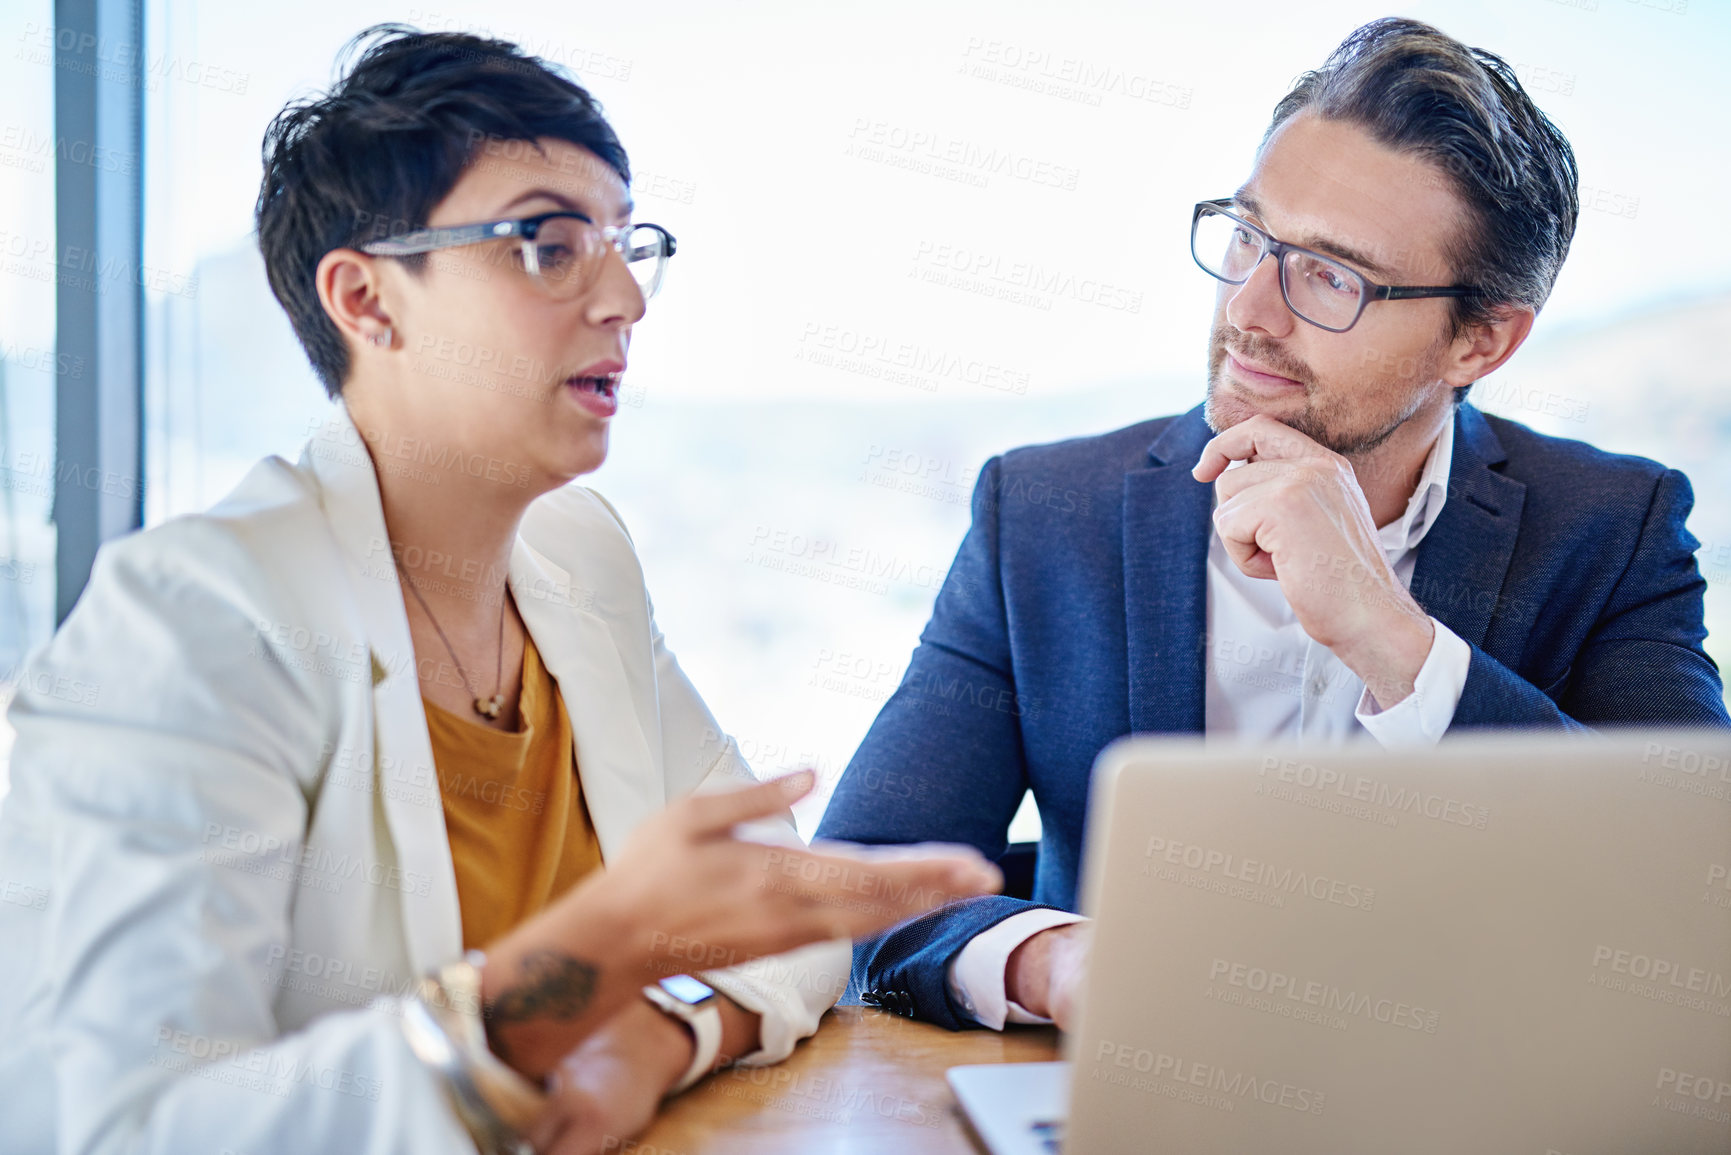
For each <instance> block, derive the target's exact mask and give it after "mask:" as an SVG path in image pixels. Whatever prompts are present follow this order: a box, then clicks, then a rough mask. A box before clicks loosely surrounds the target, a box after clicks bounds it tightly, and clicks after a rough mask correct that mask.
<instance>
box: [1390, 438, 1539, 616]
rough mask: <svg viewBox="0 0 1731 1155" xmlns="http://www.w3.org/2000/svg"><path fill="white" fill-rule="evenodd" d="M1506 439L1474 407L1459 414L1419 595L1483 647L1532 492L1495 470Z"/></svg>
mask: <svg viewBox="0 0 1731 1155" xmlns="http://www.w3.org/2000/svg"><path fill="white" fill-rule="evenodd" d="M1506 460H1508V455H1507V454H1506V453H1504V452H1503V446H1502V442H1500V441H1498V440H1497V435H1496V434H1495V433H1494V432H1492V431H1491V427H1490V426H1489V425H1488V424H1487V423H1486V422H1485V419H1484V415H1483V414H1482V413H1480V412H1479V411H1478V409H1477V408H1475V407H1474V406H1472V405H1470V404H1463V405H1461V406H1460V408H1459V409H1457V410H1456V411H1455V450H1454V461H1453V462H1452V463H1451V464H1450V466H1449V496H1448V501H1447V502H1446V503H1445V504H1444V505H1443V511H1442V513H1441V514H1440V515H1439V516H1438V517H1437V519H1436V523H1435V524H1434V525H1432V526H1431V528H1430V532H1429V533H1428V534H1426V535H1425V539H1424V541H1423V542H1422V543H1420V545H1419V547H1418V561H1417V563H1416V565H1415V566H1414V569H1413V575H1412V595H1413V597H1414V598H1415V599H1417V601H1418V603H1419V604H1420V605H1421V606H1423V607H1424V609H1425V612H1426V613H1428V614H1430V615H1432V616H1433V617H1435V618H1436V619H1437V620H1438V621H1440V622H1442V623H1443V624H1444V625H1446V626H1447V627H1448V628H1449V629H1451V630H1453V631H1454V632H1455V633H1457V634H1459V635H1460V636H1461V638H1462V639H1463V640H1465V641H1467V642H1468V643H1470V644H1472V645H1475V646H1481V647H1482V646H1483V645H1484V643H1485V635H1486V634H1487V633H1488V632H1489V630H1490V623H1491V617H1492V614H1493V613H1494V611H1495V610H1496V607H1497V603H1498V600H1499V598H1500V596H1501V594H1502V589H1503V581H1504V579H1505V578H1506V577H1507V576H1508V572H1509V559H1510V558H1511V557H1513V555H1514V551H1515V538H1516V537H1518V536H1519V534H1520V529H1521V510H1522V508H1523V507H1524V506H1525V504H1526V496H1527V487H1526V486H1525V485H1524V484H1522V483H1521V482H1519V481H1516V480H1514V479H1513V478H1510V477H1505V476H1503V475H1502V474H1501V473H1499V472H1497V471H1496V470H1495V469H1493V468H1492V467H1493V466H1496V465H1500V464H1502V463H1503V462H1504V461H1506Z"/></svg>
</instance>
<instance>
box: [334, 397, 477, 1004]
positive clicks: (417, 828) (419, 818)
mask: <svg viewBox="0 0 1731 1155" xmlns="http://www.w3.org/2000/svg"><path fill="white" fill-rule="evenodd" d="M301 464H302V467H303V468H310V469H311V470H312V472H313V474H314V476H315V477H316V478H317V479H318V483H319V490H320V498H319V500H320V502H321V504H322V505H323V507H324V511H325V517H326V519H327V520H328V521H329V523H330V526H331V532H332V533H333V534H334V535H335V536H336V539H337V544H338V545H339V547H340V548H341V550H342V554H343V559H344V563H345V567H346V569H347V570H348V578H349V587H350V591H351V595H352V596H353V598H354V601H355V604H356V605H357V606H358V607H359V609H360V612H361V617H362V620H363V621H364V622H365V629H366V636H367V644H368V646H369V647H370V648H371V650H372V699H373V719H374V725H375V730H374V733H373V751H372V753H373V776H374V795H373V797H374V804H375V805H376V806H378V807H380V808H381V809H382V810H383V813H384V818H385V824H386V827H387V829H388V830H389V831H390V835H391V844H392V846H393V847H394V848H395V851H396V855H397V864H398V865H399V866H400V867H401V868H402V870H403V872H404V874H405V876H406V877H411V878H426V879H429V880H430V885H429V886H428V888H427V892H426V893H425V894H418V893H416V892H415V891H416V889H418V888H410V887H401V888H397V889H396V890H395V891H394V893H396V894H398V895H400V896H401V898H402V903H403V934H404V937H405V938H406V939H407V946H408V953H409V961H410V963H411V964H412V965H413V966H414V967H415V969H416V970H417V971H418V972H419V971H425V970H429V969H431V968H432V967H434V966H437V965H439V964H440V963H443V962H447V961H449V960H450V959H452V958H455V957H456V956H457V955H458V954H460V953H461V952H462V949H463V928H462V919H461V915H460V912H459V909H458V905H457V876H456V868H455V866H454V865H453V863H452V861H451V843H450V839H449V836H448V835H447V833H446V831H445V812H444V807H443V806H442V805H441V803H440V800H439V777H438V774H437V773H436V772H435V770H434V768H433V746H432V740H431V738H429V737H428V734H427V716H426V712H425V710H424V709H423V708H422V705H421V685H420V680H419V679H418V678H417V677H416V674H415V647H414V642H413V640H412V639H411V638H410V636H409V619H408V614H407V613H406V611H405V610H404V608H403V594H402V586H401V583H400V581H399V579H398V576H397V569H396V564H395V562H394V561H393V560H392V555H391V545H390V537H389V536H388V535H387V533H386V531H385V513H384V505H383V503H382V502H381V500H380V497H379V484H378V476H377V474H375V473H374V472H373V465H372V461H371V459H370V458H369V456H368V454H367V449H366V445H365V443H364V442H363V441H362V440H361V437H360V435H359V433H358V432H357V431H356V429H355V426H354V423H353V422H352V421H351V420H350V419H349V415H348V409H347V407H346V406H344V405H342V404H340V403H339V404H338V406H337V415H336V416H335V417H333V418H332V419H331V420H330V421H328V422H326V424H325V426H324V427H323V429H321V430H320V432H319V433H318V435H317V436H316V437H315V439H314V440H313V441H311V442H309V443H308V445H307V448H306V452H305V453H304V454H303V455H302V457H301ZM386 893H392V891H387V892H386Z"/></svg>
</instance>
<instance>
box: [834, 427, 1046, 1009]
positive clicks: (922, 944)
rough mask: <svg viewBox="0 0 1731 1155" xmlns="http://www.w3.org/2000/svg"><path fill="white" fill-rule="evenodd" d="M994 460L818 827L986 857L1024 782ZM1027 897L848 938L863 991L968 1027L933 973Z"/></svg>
mask: <svg viewBox="0 0 1731 1155" xmlns="http://www.w3.org/2000/svg"><path fill="white" fill-rule="evenodd" d="M1002 468H1003V463H1002V461H1001V460H1000V459H999V458H993V459H992V460H990V461H988V462H987V463H986V465H985V467H984V468H983V469H981V470H980V477H979V481H978V482H977V483H976V484H975V486H974V495H973V524H972V525H971V526H970V528H969V529H968V533H967V536H966V537H965V538H964V539H963V540H962V545H961V549H960V550H959V551H958V552H957V554H956V560H955V562H954V563H953V564H952V565H951V566H950V572H949V574H948V576H947V577H946V578H945V579H944V584H943V588H942V589H940V590H939V591H938V597H937V601H936V603H935V604H934V606H933V608H932V617H931V621H930V622H928V623H927V625H926V628H925V630H924V632H923V633H921V635H920V644H919V647H918V648H917V649H916V650H915V651H914V655H913V658H912V660H911V661H910V662H909V663H908V670H907V673H906V674H905V675H904V676H903V678H902V681H901V684H900V685H899V686H898V687H897V688H896V691H895V693H894V694H892V695H891V696H890V699H889V701H888V702H886V703H885V704H884V708H883V710H882V711H881V712H879V714H878V716H877V720H876V721H875V722H873V723H872V727H871V730H870V731H869V732H868V733H867V734H866V737H865V741H864V742H863V743H861V745H860V747H859V750H858V751H857V752H855V754H854V756H853V759H852V761H851V762H849V763H848V767H847V769H846V771H844V772H843V774H842V777H841V781H840V782H839V783H838V784H837V786H836V789H835V794H834V796H833V797H832V798H831V799H830V803H829V809H828V810H827V811H825V812H824V816H823V822H822V824H821V825H820V826H819V827H818V831H817V834H818V837H820V838H835V839H845V840H847V841H850V842H864V843H905V842H926V841H935V842H960V843H966V844H968V845H970V846H973V847H974V848H976V849H977V850H979V851H980V853H981V854H984V855H985V856H986V857H987V858H990V859H997V858H998V857H1000V856H1001V855H1002V854H1003V853H1004V850H1005V849H1006V846H1007V841H1008V837H1009V829H1010V820H1011V819H1012V818H1013V817H1015V813H1016V808H1017V807H1018V806H1019V805H1021V801H1022V796H1023V794H1025V793H1026V792H1027V789H1028V772H1027V765H1026V761H1025V758H1024V755H1023V752H1022V735H1021V730H1020V728H1019V726H1018V723H1017V715H1016V713H1015V712H1014V711H1012V710H1007V709H1000V708H996V704H1000V703H1003V702H1013V701H1015V693H1016V682H1015V673H1014V666H1013V662H1012V661H1011V656H1010V631H1009V621H1008V614H1007V612H1006V609H1005V603H1004V591H1003V580H1002V574H1001V572H1000V564H999V556H1000V555H999V532H1000V527H999V523H998V510H999V502H998V501H997V494H999V493H1000V492H1002V488H1001V483H1000V476H1001V471H1002ZM1036 905H1038V904H1035V903H1030V902H1024V901H1022V900H1020V899H1013V898H1005V897H1003V896H990V897H985V898H978V899H970V900H968V901H965V902H961V903H957V904H955V905H953V906H950V907H946V908H944V909H942V910H939V911H935V912H933V913H931V914H926V915H922V916H920V917H919V918H917V919H913V920H911V921H910V922H908V923H904V924H902V925H901V926H898V927H892V928H891V929H890V930H888V931H885V932H884V933H882V934H880V935H877V936H875V937H873V938H867V939H861V940H859V941H858V942H857V943H856V945H855V947H854V965H853V984H852V986H851V987H850V988H849V989H850V991H851V992H853V993H855V994H857V995H858V997H860V998H861V999H862V1000H863V1001H866V1002H868V1003H873V1004H875V1005H880V1006H884V1007H886V1008H888V1009H890V1010H895V1011H898V1012H900V1013H904V1014H909V1015H911V1016H912V1017H914V1018H920V1019H926V1020H928V1021H931V1022H934V1023H938V1024H939V1025H941V1026H944V1027H947V1028H949V1029H950V1030H956V1029H959V1028H960V1027H963V1026H975V1025H977V1024H975V1023H974V1022H973V1020H972V1019H971V1018H970V1017H969V1016H968V1015H967V1014H966V1013H965V1012H964V1011H963V1010H962V1009H961V1008H960V1007H958V1006H955V1005H953V1004H952V1002H951V1000H950V997H949V991H948V989H947V987H948V984H947V983H946V981H945V975H946V972H947V970H948V968H949V965H950V962H951V961H952V960H953V959H954V958H955V956H956V955H958V954H960V953H961V950H962V948H963V947H964V946H966V945H967V943H968V940H969V939H971V938H973V937H974V935H976V934H978V933H980V932H981V931H983V930H985V929H987V928H988V927H991V926H993V925H995V924H996V923H998V922H1000V921H1002V920H1003V919H1006V918H1008V917H1010V915H1012V914H1015V913H1016V912H1018V911H1021V910H1027V909H1030V908H1032V907H1034V906H1036Z"/></svg>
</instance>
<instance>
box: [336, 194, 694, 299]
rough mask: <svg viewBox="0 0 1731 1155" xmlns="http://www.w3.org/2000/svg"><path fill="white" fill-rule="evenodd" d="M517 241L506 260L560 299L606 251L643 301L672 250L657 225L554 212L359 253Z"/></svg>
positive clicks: (379, 244) (596, 267)
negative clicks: (619, 261) (604, 221)
mask: <svg viewBox="0 0 1731 1155" xmlns="http://www.w3.org/2000/svg"><path fill="white" fill-rule="evenodd" d="M513 239H514V240H516V241H517V244H516V245H515V246H513V247H512V248H511V249H510V250H508V256H509V258H510V259H511V260H512V261H513V262H515V263H516V264H517V265H518V267H520V268H521V269H522V270H523V271H524V272H526V273H528V274H529V276H530V277H532V278H533V279H534V280H536V281H537V282H539V283H540V284H541V285H542V286H543V287H544V288H545V289H546V290H547V291H548V292H549V293H551V294H552V295H553V296H554V297H555V298H557V299H559V300H570V299H571V298H573V297H576V296H578V295H580V294H581V293H582V292H583V291H584V290H586V289H587V288H589V286H591V285H593V284H594V283H595V280H596V278H597V277H598V276H599V274H600V272H601V266H602V263H603V262H604V261H605V260H606V259H607V254H608V253H609V252H615V253H618V254H619V255H620V256H622V257H624V258H625V267H626V268H627V269H630V270H631V276H632V278H633V279H634V280H635V281H636V282H637V287H638V288H639V289H641V290H642V291H643V298H644V300H648V299H649V298H650V297H653V296H654V295H655V291H656V290H657V289H659V288H661V278H662V275H663V274H664V273H665V272H666V271H667V258H669V257H671V256H672V255H673V253H674V249H675V248H676V245H675V242H674V240H673V234H672V233H670V232H668V231H667V230H666V229H664V228H662V227H661V226H660V225H650V224H634V225H622V226H621V225H597V224H596V223H595V222H594V221H592V220H590V219H589V218H588V217H586V216H584V215H583V214H582V213H574V212H553V213H541V214H540V215H538V216H533V217H524V218H522V219H521V220H502V221H483V222H481V223H479V224H473V225H449V226H445V227H441V228H425V229H416V230H415V231H414V232H409V233H399V234H398V235H397V236H394V237H386V238H384V239H383V240H378V241H369V242H368V243H366V244H364V245H361V246H360V249H361V251H362V252H363V253H371V254H373V255H374V256H379V257H407V256H411V255H413V254H415V253H430V252H433V251H435V250H437V249H453V248H457V247H459V246H462V245H478V244H482V243H483V242H486V241H496V240H513Z"/></svg>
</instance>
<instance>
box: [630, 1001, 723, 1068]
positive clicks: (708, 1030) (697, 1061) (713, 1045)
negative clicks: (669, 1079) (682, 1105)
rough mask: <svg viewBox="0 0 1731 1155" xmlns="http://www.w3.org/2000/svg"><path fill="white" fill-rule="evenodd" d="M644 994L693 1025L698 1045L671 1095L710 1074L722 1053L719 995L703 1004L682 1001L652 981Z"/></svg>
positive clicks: (668, 1012)
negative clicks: (717, 1004) (717, 1057)
mask: <svg viewBox="0 0 1731 1155" xmlns="http://www.w3.org/2000/svg"><path fill="white" fill-rule="evenodd" d="M643 996H644V997H645V998H647V999H648V1000H649V1001H650V1002H652V1003H654V1004H655V1005H656V1006H657V1007H660V1008H661V1010H662V1011H664V1012H665V1013H667V1014H668V1015H671V1016H672V1017H673V1018H676V1019H678V1020H679V1021H680V1022H682V1023H684V1024H685V1025H686V1026H688V1027H690V1028H691V1036H692V1038H693V1039H694V1040H696V1043H697V1045H696V1046H695V1047H693V1048H692V1054H691V1065H690V1066H689V1067H687V1068H685V1074H683V1075H681V1076H680V1077H679V1081H678V1082H677V1083H675V1084H673V1087H672V1089H671V1090H669V1091H668V1092H667V1093H668V1094H669V1095H677V1094H678V1093H679V1092H681V1091H683V1090H685V1088H687V1087H689V1086H691V1084H693V1083H695V1082H697V1080H699V1079H701V1078H703V1076H705V1075H707V1074H708V1073H709V1068H711V1067H713V1066H714V1065H715V1056H716V1055H718V1054H719V1053H720V1052H721V1011H720V1009H719V1008H718V1007H717V1006H716V998H717V997H716V996H712V997H710V998H708V999H705V1000H704V1001H703V1003H702V1005H700V1006H695V1007H694V1006H692V1005H691V1004H690V1003H684V1002H680V1001H679V1000H678V999H676V998H674V997H673V996H672V995H670V994H668V993H667V992H666V991H664V990H662V989H661V988H660V987H658V986H656V985H654V984H653V983H651V984H650V985H649V986H646V987H644V988H643Z"/></svg>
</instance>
